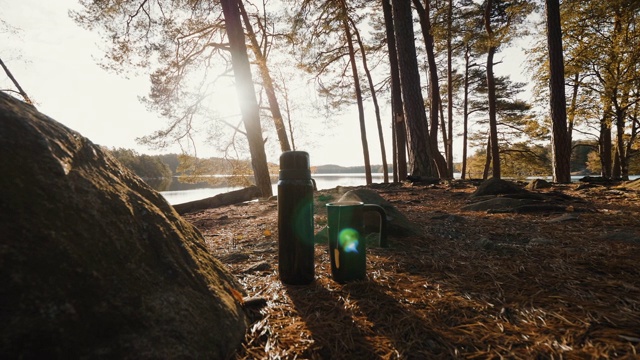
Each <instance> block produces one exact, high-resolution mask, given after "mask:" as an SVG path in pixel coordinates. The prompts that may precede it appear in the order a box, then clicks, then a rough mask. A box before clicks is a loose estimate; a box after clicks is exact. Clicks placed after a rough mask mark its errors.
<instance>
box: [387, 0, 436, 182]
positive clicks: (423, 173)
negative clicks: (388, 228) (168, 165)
mask: <svg viewBox="0 0 640 360" xmlns="http://www.w3.org/2000/svg"><path fill="white" fill-rule="evenodd" d="M392 5H393V25H394V30H395V40H396V46H397V50H398V68H399V70H400V84H401V86H402V96H403V100H404V112H405V114H407V119H406V120H407V124H406V125H407V137H408V145H409V146H408V148H409V166H410V168H411V175H412V176H415V177H437V176H438V172H437V170H436V169H435V167H434V166H433V165H434V164H433V159H434V157H433V156H432V147H431V144H430V139H429V131H428V129H427V117H426V114H425V112H424V99H423V97H422V92H421V87H420V74H419V71H418V61H417V56H416V48H415V43H414V33H413V20H412V15H411V0H392Z"/></svg>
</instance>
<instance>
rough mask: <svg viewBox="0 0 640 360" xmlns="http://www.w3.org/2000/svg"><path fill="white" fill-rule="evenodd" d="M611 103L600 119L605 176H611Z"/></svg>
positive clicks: (601, 151) (601, 150)
mask: <svg viewBox="0 0 640 360" xmlns="http://www.w3.org/2000/svg"><path fill="white" fill-rule="evenodd" d="M610 114H611V105H610V104H609V105H606V106H605V108H604V111H603V115H602V119H601V120H600V137H599V139H598V141H599V145H600V146H599V150H600V167H601V170H600V173H601V175H602V177H603V178H605V179H610V178H611V165H612V161H611V150H612V147H611V122H610Z"/></svg>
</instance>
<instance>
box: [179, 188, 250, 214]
mask: <svg viewBox="0 0 640 360" xmlns="http://www.w3.org/2000/svg"><path fill="white" fill-rule="evenodd" d="M260 195H261V192H260V189H258V187H257V186H249V187H246V188H244V189H240V190H234V191H230V192H228V193H223V194H218V195H216V196H212V197H209V198H206V199H201V200H195V201H189V202H186V203H182V204H176V205H173V208H174V209H175V210H176V211H177V212H178V214H180V215H182V214H186V213H189V212H194V211H198V210H204V209H211V208H216V207H220V206H225V205H232V204H237V203H241V202H244V201H249V200H253V199H256V198H258V197H260Z"/></svg>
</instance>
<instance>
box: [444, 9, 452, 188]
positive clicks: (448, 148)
mask: <svg viewBox="0 0 640 360" xmlns="http://www.w3.org/2000/svg"><path fill="white" fill-rule="evenodd" d="M448 5H449V6H448V8H447V125H448V128H447V132H448V133H449V139H447V143H446V145H445V146H446V151H445V153H446V154H447V168H448V169H449V177H450V178H452V179H453V62H452V59H451V58H452V57H453V47H452V45H451V40H452V39H451V38H452V37H453V33H452V27H453V0H449V4H448Z"/></svg>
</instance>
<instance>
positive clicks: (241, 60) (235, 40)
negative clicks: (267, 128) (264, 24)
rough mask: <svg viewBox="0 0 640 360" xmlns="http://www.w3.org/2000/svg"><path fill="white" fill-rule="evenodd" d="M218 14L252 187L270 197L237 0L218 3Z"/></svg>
mask: <svg viewBox="0 0 640 360" xmlns="http://www.w3.org/2000/svg"><path fill="white" fill-rule="evenodd" d="M220 4H221V5H222V12H223V15H224V20H225V27H226V30H227V36H228V38H229V50H230V52H231V65H232V68H233V74H234V78H235V80H236V93H237V95H238V102H239V103H240V112H241V114H242V121H243V123H244V127H245V130H246V134H247V140H248V142H249V152H250V154H251V166H252V168H253V175H254V178H255V182H256V185H257V186H258V188H259V189H260V191H261V193H262V196H263V197H269V196H271V195H273V191H272V189H271V178H270V177H269V167H268V166H267V155H266V153H265V150H264V141H263V139H262V127H261V125H260V113H259V109H258V101H257V99H256V92H255V88H254V86H253V79H252V78H251V67H250V65H249V57H248V56H247V47H246V45H245V42H244V31H243V30H242V23H241V19H240V10H239V8H238V0H221V1H220Z"/></svg>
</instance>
